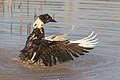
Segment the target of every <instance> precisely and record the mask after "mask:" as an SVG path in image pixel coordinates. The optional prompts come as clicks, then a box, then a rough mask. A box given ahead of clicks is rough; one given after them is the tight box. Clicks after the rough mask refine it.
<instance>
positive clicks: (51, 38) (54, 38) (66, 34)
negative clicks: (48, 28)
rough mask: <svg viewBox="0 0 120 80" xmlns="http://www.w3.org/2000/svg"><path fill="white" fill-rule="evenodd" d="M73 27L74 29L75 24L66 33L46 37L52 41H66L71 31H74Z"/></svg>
mask: <svg viewBox="0 0 120 80" xmlns="http://www.w3.org/2000/svg"><path fill="white" fill-rule="evenodd" d="M73 29H74V25H72V28H71V30H70V31H69V32H67V33H64V34H63V35H58V36H55V35H51V36H48V37H45V39H47V40H50V41H64V40H67V39H68V35H69V34H70V33H71V31H73Z"/></svg>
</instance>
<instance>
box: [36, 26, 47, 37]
mask: <svg viewBox="0 0 120 80" xmlns="http://www.w3.org/2000/svg"><path fill="white" fill-rule="evenodd" d="M34 33H35V35H36V37H37V39H42V38H45V33H44V28H43V27H41V28H35V29H34Z"/></svg>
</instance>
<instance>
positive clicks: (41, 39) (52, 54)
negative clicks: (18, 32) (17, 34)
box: [19, 20, 97, 66]
mask: <svg viewBox="0 0 120 80" xmlns="http://www.w3.org/2000/svg"><path fill="white" fill-rule="evenodd" d="M40 21H41V20H40ZM40 21H39V20H38V21H37V20H36V21H35V22H34V25H33V26H34V30H33V32H32V33H31V34H30V36H29V37H28V38H27V41H26V45H25V48H24V49H23V50H21V54H20V56H19V57H20V58H21V60H24V61H28V60H30V61H31V62H32V63H36V62H41V61H42V62H43V63H44V65H45V66H52V65H55V64H56V63H57V62H60V63H61V62H66V61H69V60H73V57H79V55H83V54H84V53H85V52H88V50H91V49H93V48H94V46H95V44H97V39H94V38H95V37H96V35H95V36H93V33H91V35H90V36H88V37H86V38H84V39H81V40H76V41H70V40H68V39H64V37H62V38H61V37H59V36H57V37H50V38H45V34H44V28H43V27H42V26H41V24H40V23H41V22H40ZM38 23H39V24H38ZM36 25H38V26H36ZM92 36H93V37H92ZM56 38H57V39H56Z"/></svg>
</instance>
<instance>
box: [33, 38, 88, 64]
mask: <svg viewBox="0 0 120 80" xmlns="http://www.w3.org/2000/svg"><path fill="white" fill-rule="evenodd" d="M33 44H34V46H37V47H36V48H35V52H33V56H32V57H31V61H32V62H33V63H35V62H37V61H40V60H42V62H43V63H44V64H45V66H52V65H55V64H56V63H57V62H60V63H61V62H66V61H69V60H73V58H74V57H79V55H84V53H85V52H88V50H89V49H88V48H85V47H81V46H79V44H78V43H70V42H69V41H68V40H66V41H49V40H45V39H43V40H35V41H34V42H33Z"/></svg>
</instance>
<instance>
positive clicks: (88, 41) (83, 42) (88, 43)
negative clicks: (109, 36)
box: [70, 31, 98, 48]
mask: <svg viewBox="0 0 120 80" xmlns="http://www.w3.org/2000/svg"><path fill="white" fill-rule="evenodd" d="M96 36H97V34H95V35H94V31H92V33H91V34H90V35H89V36H88V37H85V38H83V39H80V40H75V41H70V43H79V46H82V47H86V48H94V47H95V46H96V44H97V43H98V39H95V38H96Z"/></svg>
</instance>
